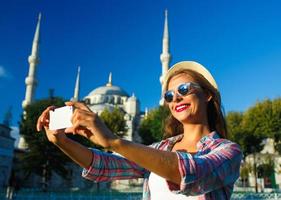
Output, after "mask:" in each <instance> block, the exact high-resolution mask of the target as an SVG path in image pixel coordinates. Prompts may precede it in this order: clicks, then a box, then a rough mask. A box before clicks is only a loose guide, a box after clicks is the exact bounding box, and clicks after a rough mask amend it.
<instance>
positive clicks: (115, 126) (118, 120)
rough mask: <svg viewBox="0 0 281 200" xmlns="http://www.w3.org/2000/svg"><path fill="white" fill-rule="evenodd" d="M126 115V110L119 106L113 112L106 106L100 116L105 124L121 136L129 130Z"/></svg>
mask: <svg viewBox="0 0 281 200" xmlns="http://www.w3.org/2000/svg"><path fill="white" fill-rule="evenodd" d="M124 117H125V114H124V112H122V111H121V110H120V109H119V108H117V107H115V108H114V109H113V111H112V112H110V111H109V110H108V109H107V108H106V109H104V110H103V111H102V113H101V114H100V118H101V119H102V120H103V121H104V123H105V125H106V126H107V127H108V128H109V129H110V130H111V131H112V132H113V133H114V134H116V135H118V136H119V137H124V136H125V134H126V131H127V127H126V121H125V119H124Z"/></svg>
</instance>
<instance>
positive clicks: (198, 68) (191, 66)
mask: <svg viewBox="0 0 281 200" xmlns="http://www.w3.org/2000/svg"><path fill="white" fill-rule="evenodd" d="M185 69H187V70H192V71H195V72H197V73H199V74H201V75H202V76H203V77H204V78H205V79H207V81H209V83H210V84H211V85H212V86H213V87H214V88H216V89H217V91H219V88H218V85H217V83H216V81H215V79H214V77H213V76H212V74H211V73H210V72H209V71H208V70H207V69H206V68H205V67H204V66H203V65H201V64H200V63H198V62H195V61H182V62H178V63H176V64H174V65H173V66H172V67H171V68H170V69H169V70H168V71H167V73H166V75H165V76H164V79H163V90H164V91H165V90H166V89H167V81H168V80H169V79H170V77H171V76H172V75H173V74H175V73H176V72H178V71H181V70H185Z"/></svg>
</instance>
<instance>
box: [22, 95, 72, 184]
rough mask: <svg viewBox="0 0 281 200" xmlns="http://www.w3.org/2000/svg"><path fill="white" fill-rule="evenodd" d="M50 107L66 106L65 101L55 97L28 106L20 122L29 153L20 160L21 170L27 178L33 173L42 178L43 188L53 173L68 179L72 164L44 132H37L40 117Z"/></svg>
mask: <svg viewBox="0 0 281 200" xmlns="http://www.w3.org/2000/svg"><path fill="white" fill-rule="evenodd" d="M50 105H55V106H58V107H60V106H64V100H63V99H62V98H55V97H52V98H49V99H42V100H38V101H36V102H35V103H33V104H31V105H29V106H27V108H26V110H25V115H24V116H22V119H21V122H20V134H21V135H22V136H23V138H24V139H25V142H26V143H27V145H28V149H27V151H26V152H25V153H24V154H23V155H22V157H21V158H20V162H21V164H20V168H21V170H23V172H24V174H25V176H26V178H27V177H28V176H30V175H31V173H35V174H37V175H38V176H41V177H42V179H43V188H44V187H45V186H46V184H47V182H48V180H50V179H51V177H52V173H53V172H56V173H57V174H58V175H60V176H61V177H62V178H64V179H67V178H68V170H67V169H66V167H65V166H66V164H67V163H68V162H70V159H68V158H67V156H65V155H64V154H63V153H62V152H61V151H60V150H59V149H58V148H57V147H56V146H55V145H53V144H51V143H50V142H49V141H48V139H47V137H46V134H45V132H44V130H42V131H40V132H39V133H38V132H37V130H36V122H37V119H38V117H39V116H40V114H41V113H42V112H43V110H45V109H46V108H47V107H48V106H50ZM71 137H73V136H71Z"/></svg>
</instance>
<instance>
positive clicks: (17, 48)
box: [0, 0, 281, 126]
mask: <svg viewBox="0 0 281 200" xmlns="http://www.w3.org/2000/svg"><path fill="white" fill-rule="evenodd" d="M166 8H167V9H168V12H169V33H170V53H171V54H172V61H171V64H174V63H176V62H178V61H182V60H195V61H198V62H200V63H201V64H203V65H204V66H206V67H207V68H208V69H209V70H210V71H211V72H212V74H213V75H214V77H215V78H216V80H217V83H218V85H219V88H220V91H221V95H222V101H223V105H224V108H225V110H226V112H228V111H245V110H246V109H247V108H249V107H250V106H252V105H254V104H255V103H256V102H257V101H258V100H264V99H265V98H271V99H273V98H277V97H280V93H281V87H280V86H281V78H280V74H281V20H280V19H281V12H280V9H281V1H278V0H275V1H274V0H269V1H257V0H238V1H227V0H225V1H222V0H209V1H198V0H173V1H172V0H171V1H168V0H166V1H165V0H163V1H160V0H154V1H151V0H144V1H136V0H104V1H102V0H100V1H98V0H88V1H86V0H82V1H71V0H68V1H66V0H61V1H55V0H48V1H36V0H0V91H1V106H0V121H1V122H2V121H3V117H4V113H5V112H6V111H7V110H8V108H9V107H10V106H12V112H13V121H12V126H17V123H18V121H19V120H20V115H21V113H22V108H21V103H22V100H23V99H24V96H25V84H24V79H25V77H26V76H27V73H28V67H29V64H28V62H27V58H28V56H29V55H30V52H31V46H32V40H33V36H34V31H35V27H36V23H37V17H38V14H39V12H41V13H42V20H41V42H40V64H39V65H38V68H37V75H36V76H37V79H38V81H39V84H38V87H37V88H36V94H35V99H41V98H45V97H47V96H48V90H49V89H50V88H54V89H55V95H56V96H61V97H64V98H65V99H69V98H71V97H72V95H73V90H74V84H75V78H76V73H77V67H78V66H81V91H80V95H81V97H84V96H86V95H87V94H88V93H90V92H91V91H92V90H93V89H95V88H96V87H99V86H102V85H105V84H106V82H107V80H108V74H109V72H112V74H113V84H114V85H117V86H120V87H122V88H123V89H124V90H126V91H127V92H128V93H129V94H132V93H134V94H135V95H136V96H137V98H138V99H139V100H140V102H141V108H142V110H144V109H145V107H148V108H149V109H150V108H154V107H156V106H157V105H158V102H159V98H160V83H159V76H160V73H161V63H160V59H159V57H160V53H161V51H162V35H163V26H164V10H165V9H166Z"/></svg>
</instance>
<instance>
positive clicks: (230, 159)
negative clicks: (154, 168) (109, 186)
mask: <svg viewBox="0 0 281 200" xmlns="http://www.w3.org/2000/svg"><path fill="white" fill-rule="evenodd" d="M182 137H183V135H178V136H175V137H171V138H168V139H166V140H163V141H161V142H159V143H155V144H152V145H151V147H152V148H156V149H159V150H163V151H171V150H172V148H173V146H174V144H175V143H176V142H177V141H179V140H181V138H182ZM197 148H198V151H197V153H196V154H193V155H191V154H190V153H187V152H182V151H176V154H177V156H178V166H179V171H180V175H181V184H180V185H176V184H174V183H171V182H167V184H168V186H169V188H170V190H171V192H174V193H179V194H185V195H187V196H190V195H192V196H199V195H200V196H199V197H198V199H208V200H209V199H210V200H214V199H215V200H220V199H230V196H231V194H232V191H233V185H234V183H235V181H236V180H237V179H238V177H239V168H240V163H241V160H242V152H241V150H240V147H239V145H237V144H235V143H233V142H231V141H229V140H226V139H222V138H220V136H219V134H218V133H216V132H212V133H210V134H209V135H208V136H205V137H203V138H201V140H200V141H199V142H198V144H197ZM92 151H93V162H92V164H91V166H90V168H89V169H84V170H83V172H82V176H83V177H85V178H87V179H90V180H93V181H95V182H100V181H113V180H120V179H135V178H144V187H143V199H144V200H149V199H150V190H149V186H148V178H149V174H150V172H149V171H148V170H146V169H144V168H142V167H140V166H139V165H137V164H136V163H134V162H131V161H129V160H127V159H126V158H123V157H121V156H119V155H116V154H110V153H105V152H102V151H99V150H96V149H92Z"/></svg>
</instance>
